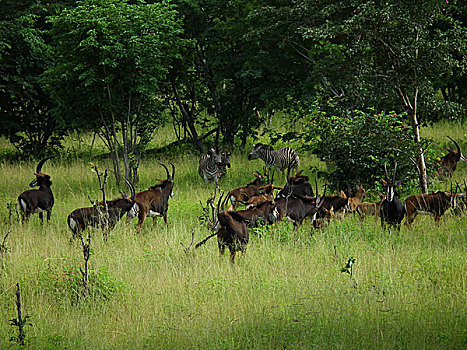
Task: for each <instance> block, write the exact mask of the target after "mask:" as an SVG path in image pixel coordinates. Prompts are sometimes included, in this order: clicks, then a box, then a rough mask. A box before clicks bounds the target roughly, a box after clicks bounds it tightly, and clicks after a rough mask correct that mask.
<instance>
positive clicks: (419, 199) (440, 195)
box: [404, 185, 463, 227]
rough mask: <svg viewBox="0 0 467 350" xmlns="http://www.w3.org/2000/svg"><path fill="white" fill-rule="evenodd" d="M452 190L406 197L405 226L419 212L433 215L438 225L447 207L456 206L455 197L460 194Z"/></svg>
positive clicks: (453, 207) (410, 222)
mask: <svg viewBox="0 0 467 350" xmlns="http://www.w3.org/2000/svg"><path fill="white" fill-rule="evenodd" d="M462 195H463V194H461V195H457V194H455V193H453V192H452V185H451V192H444V191H437V192H432V193H429V194H416V195H413V196H410V197H409V198H407V199H406V200H405V202H404V205H405V208H406V210H407V221H406V224H407V226H409V227H410V225H412V223H413V221H414V220H415V217H416V216H417V214H419V213H428V214H433V215H434V216H435V221H436V223H437V224H438V225H439V220H440V218H441V216H442V215H443V214H444V213H445V212H446V211H447V210H448V209H449V208H452V209H455V208H456V206H457V197H458V196H462Z"/></svg>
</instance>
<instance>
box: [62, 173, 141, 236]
mask: <svg viewBox="0 0 467 350" xmlns="http://www.w3.org/2000/svg"><path fill="white" fill-rule="evenodd" d="M125 182H126V184H127V185H128V187H129V189H130V193H131V195H130V198H128V196H127V195H122V198H117V199H114V200H111V201H107V208H108V213H109V216H108V220H106V218H105V209H104V207H103V203H102V202H101V203H99V207H98V208H96V207H88V208H78V209H75V210H73V211H72V212H71V213H70V215H68V218H67V223H68V227H69V228H70V230H71V232H73V237H72V239H74V238H76V237H77V236H78V235H79V234H80V233H81V232H82V231H84V230H85V229H86V228H87V227H89V226H92V227H101V228H102V230H103V231H104V237H107V234H108V232H110V231H111V230H112V229H113V228H114V227H115V225H116V224H117V222H118V221H119V220H120V219H121V218H122V217H123V216H124V215H125V214H126V213H128V212H129V211H130V209H131V208H132V207H133V205H134V204H135V202H134V201H135V188H134V187H133V184H132V183H131V182H130V181H127V180H125Z"/></svg>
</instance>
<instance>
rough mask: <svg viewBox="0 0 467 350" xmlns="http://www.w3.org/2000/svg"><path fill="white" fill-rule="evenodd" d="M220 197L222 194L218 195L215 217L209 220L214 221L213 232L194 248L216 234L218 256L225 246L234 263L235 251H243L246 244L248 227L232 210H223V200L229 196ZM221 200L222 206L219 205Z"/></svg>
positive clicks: (222, 252)
mask: <svg viewBox="0 0 467 350" xmlns="http://www.w3.org/2000/svg"><path fill="white" fill-rule="evenodd" d="M222 198H223V195H221V196H220V198H219V201H218V202H217V208H216V210H215V211H214V216H216V217H215V218H212V219H210V220H209V221H215V222H216V224H215V225H214V226H213V227H212V230H213V231H215V232H214V233H213V234H211V235H209V236H208V237H206V238H205V239H204V240H202V241H201V242H199V243H198V244H196V245H195V249H196V248H198V247H200V246H202V245H203V244H204V243H206V242H207V241H208V240H209V239H210V238H211V237H214V236H217V244H218V247H219V254H220V256H221V257H222V256H223V255H224V252H225V248H226V247H227V248H229V251H230V261H231V262H232V263H235V254H236V252H238V251H240V252H243V253H244V252H245V250H246V245H247V244H248V241H249V234H248V228H247V227H246V224H245V222H244V221H243V218H242V217H240V215H238V214H237V213H236V212H234V211H228V210H224V205H225V202H226V201H227V200H228V198H229V197H228V195H227V196H226V197H225V200H224V201H222ZM221 202H222V206H220V203H221ZM211 203H212V201H211Z"/></svg>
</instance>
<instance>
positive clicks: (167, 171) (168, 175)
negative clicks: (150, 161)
mask: <svg viewBox="0 0 467 350" xmlns="http://www.w3.org/2000/svg"><path fill="white" fill-rule="evenodd" d="M159 164H160V165H162V166H163V167H164V169H165V172H166V173H167V179H168V178H169V177H170V174H169V169H167V166H166V165H165V164H164V163H159Z"/></svg>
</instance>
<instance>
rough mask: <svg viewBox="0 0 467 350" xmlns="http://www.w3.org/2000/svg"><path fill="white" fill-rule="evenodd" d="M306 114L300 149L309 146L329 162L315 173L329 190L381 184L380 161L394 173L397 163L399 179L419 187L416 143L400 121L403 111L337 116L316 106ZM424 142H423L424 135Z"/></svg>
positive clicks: (381, 170)
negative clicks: (321, 178)
mask: <svg viewBox="0 0 467 350" xmlns="http://www.w3.org/2000/svg"><path fill="white" fill-rule="evenodd" d="M305 118H306V126H305V128H304V131H303V132H302V133H301V134H300V135H299V137H300V141H301V142H302V143H303V147H302V148H303V149H307V150H312V151H313V153H314V154H316V155H317V156H318V157H319V158H320V160H322V161H325V162H326V163H327V165H328V169H327V171H318V176H320V177H323V178H324V179H325V180H326V181H327V182H328V184H329V185H330V187H331V189H332V190H339V189H343V190H346V191H348V192H351V190H352V189H353V188H355V185H359V184H362V185H363V187H365V188H370V189H371V188H375V187H376V188H379V187H381V179H383V178H385V173H384V164H385V163H386V164H387V168H388V173H389V176H391V177H392V170H393V167H394V164H395V163H396V162H397V175H396V178H397V180H399V181H402V183H404V184H405V185H406V186H408V187H409V188H410V187H416V186H417V178H418V174H417V172H416V168H415V166H414V164H413V162H412V160H411V158H412V159H414V160H415V159H416V155H417V152H418V149H419V146H418V145H417V144H416V143H415V142H414V140H413V136H412V133H411V128H410V127H409V126H408V125H406V124H405V123H404V119H406V116H405V115H404V114H396V113H389V114H384V113H383V114H374V113H367V112H362V111H358V110H355V111H352V112H351V113H348V114H347V115H344V116H342V117H337V116H328V115H327V114H326V113H324V112H321V111H319V110H317V109H316V110H314V111H313V112H312V113H311V114H309V115H307V116H306V117H305ZM422 142H423V145H422V146H423V147H426V145H427V142H426V140H423V141H422ZM391 180H392V179H391Z"/></svg>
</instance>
